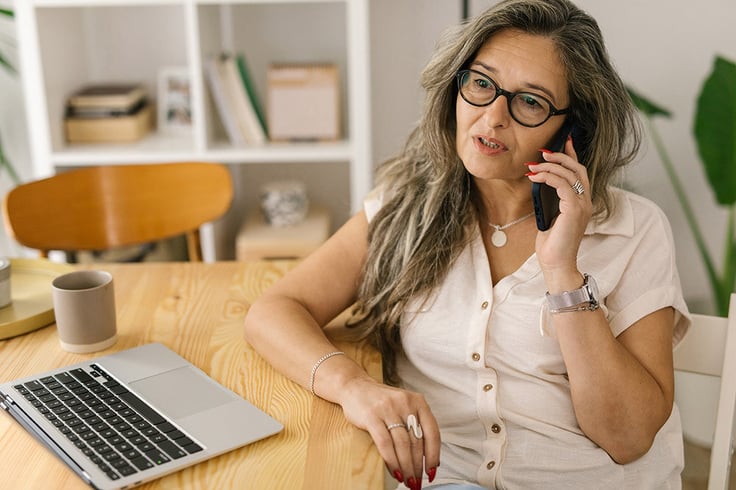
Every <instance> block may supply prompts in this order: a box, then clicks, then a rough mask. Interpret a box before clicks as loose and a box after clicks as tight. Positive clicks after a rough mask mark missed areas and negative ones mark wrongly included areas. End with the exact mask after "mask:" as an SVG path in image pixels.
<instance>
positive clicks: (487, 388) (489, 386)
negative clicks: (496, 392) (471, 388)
mask: <svg viewBox="0 0 736 490" xmlns="http://www.w3.org/2000/svg"><path fill="white" fill-rule="evenodd" d="M492 389H493V385H492V384H490V383H488V384H487V385H484V386H483V391H491V390H492Z"/></svg>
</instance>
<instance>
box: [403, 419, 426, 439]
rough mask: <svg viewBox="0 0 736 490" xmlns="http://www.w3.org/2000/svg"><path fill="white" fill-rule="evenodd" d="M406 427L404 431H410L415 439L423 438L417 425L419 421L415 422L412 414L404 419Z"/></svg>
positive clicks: (420, 427)
mask: <svg viewBox="0 0 736 490" xmlns="http://www.w3.org/2000/svg"><path fill="white" fill-rule="evenodd" d="M406 425H407V427H408V428H407V429H406V430H408V431H411V432H412V433H413V434H414V437H416V438H417V439H421V438H422V437H423V436H424V433H423V432H422V426H421V425H419V421H417V418H416V416H415V415H414V414H411V415H409V416H408V417H407V418H406Z"/></svg>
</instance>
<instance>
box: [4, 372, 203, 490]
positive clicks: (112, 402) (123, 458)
mask: <svg viewBox="0 0 736 490" xmlns="http://www.w3.org/2000/svg"><path fill="white" fill-rule="evenodd" d="M14 388H15V390H16V391H18V393H20V394H21V395H22V396H23V397H25V398H26V400H28V401H29V402H30V403H31V404H32V405H33V406H34V407H35V408H36V410H38V411H39V412H40V413H41V414H43V415H44V416H45V417H46V418H47V419H48V420H49V421H50V422H51V423H52V424H53V425H54V426H55V427H56V428H57V429H58V430H59V432H61V433H62V434H64V435H65V436H66V438H67V439H69V440H70V441H71V442H72V443H74V445H75V446H77V448H79V450H80V451H82V453H84V455H85V456H87V457H88V458H89V459H90V461H92V462H93V463H94V464H95V465H97V467H98V468H100V470H102V471H103V472H104V473H105V474H106V475H107V476H108V477H109V478H110V479H112V480H118V479H120V478H121V477H124V476H130V475H133V474H135V473H137V472H139V471H143V470H146V469H149V468H153V467H155V466H160V465H165V464H166V463H169V462H171V461H172V460H174V459H179V458H183V457H184V456H186V455H188V454H193V453H196V452H199V451H201V450H202V447H201V446H199V445H198V444H197V443H195V442H194V441H192V439H190V438H189V437H187V435H186V434H184V433H183V432H182V431H181V430H179V429H178V428H176V427H175V426H174V425H173V424H172V423H171V422H169V421H168V420H166V419H165V418H164V417H163V416H161V414H159V413H158V412H157V411H156V410H154V409H153V408H152V407H151V406H150V405H148V404H147V403H145V402H144V401H143V400H141V399H140V398H138V396H136V395H135V394H133V393H131V392H130V391H128V390H127V389H126V388H125V387H123V386H122V385H120V384H119V383H117V382H116V381H115V380H114V379H113V378H112V377H111V376H110V375H109V374H108V373H106V372H105V371H104V370H103V369H102V368H100V367H99V366H97V365H96V364H93V365H92V366H91V371H90V372H87V371H85V370H83V369H72V370H70V371H66V372H63V373H60V374H56V375H54V376H47V377H43V378H39V379H38V380H33V381H29V382H27V383H23V384H19V385H16V386H14Z"/></svg>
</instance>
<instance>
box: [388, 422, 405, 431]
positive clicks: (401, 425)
mask: <svg viewBox="0 0 736 490" xmlns="http://www.w3.org/2000/svg"><path fill="white" fill-rule="evenodd" d="M399 427H403V428H404V429H406V425H404V424H402V423H401V422H399V423H398V424H389V425H387V426H386V429H388V430H389V431H391V430H392V429H397V428H399Z"/></svg>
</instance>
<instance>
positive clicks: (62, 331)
mask: <svg viewBox="0 0 736 490" xmlns="http://www.w3.org/2000/svg"><path fill="white" fill-rule="evenodd" d="M51 289H52V299H53V304H54V315H55V316H56V329H57V332H58V334H59V342H60V343H61V348H62V349H64V350H66V351H69V352H74V353H76V354H83V353H87V352H95V351H99V350H103V349H107V348H108V347H110V346H111V345H113V344H115V342H116V341H117V322H116V315H115V291H114V288H113V281H112V274H110V273H109V272H106V271H98V270H83V271H75V272H69V273H67V274H63V275H61V276H59V277H57V278H55V279H54V280H53V282H52V283H51Z"/></svg>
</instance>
